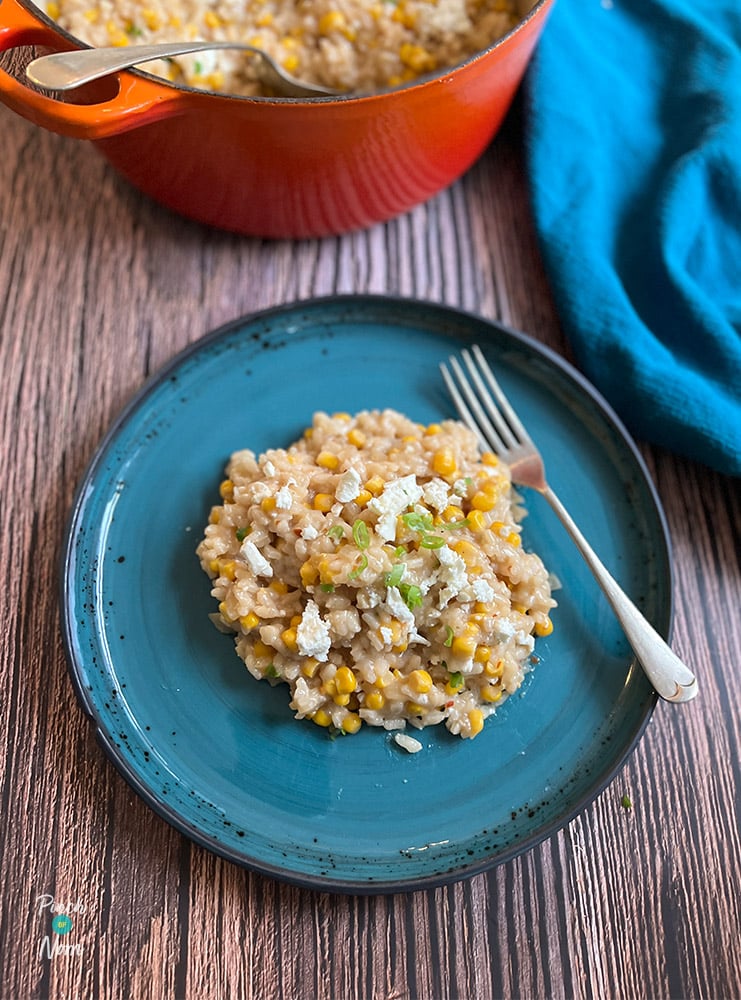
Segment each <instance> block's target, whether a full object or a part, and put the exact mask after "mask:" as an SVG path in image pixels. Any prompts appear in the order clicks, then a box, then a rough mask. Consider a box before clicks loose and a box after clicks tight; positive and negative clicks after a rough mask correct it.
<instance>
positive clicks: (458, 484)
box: [453, 479, 468, 497]
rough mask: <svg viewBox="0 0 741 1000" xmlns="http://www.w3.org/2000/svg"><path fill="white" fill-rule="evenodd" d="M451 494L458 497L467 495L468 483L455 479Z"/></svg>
mask: <svg viewBox="0 0 741 1000" xmlns="http://www.w3.org/2000/svg"><path fill="white" fill-rule="evenodd" d="M453 493H455V494H456V495H457V496H459V497H464V496H466V495H467V494H468V483H467V482H466V480H465V479H456V481H455V482H454V483H453Z"/></svg>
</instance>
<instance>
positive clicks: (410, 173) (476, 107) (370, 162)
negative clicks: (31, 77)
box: [0, 0, 553, 237]
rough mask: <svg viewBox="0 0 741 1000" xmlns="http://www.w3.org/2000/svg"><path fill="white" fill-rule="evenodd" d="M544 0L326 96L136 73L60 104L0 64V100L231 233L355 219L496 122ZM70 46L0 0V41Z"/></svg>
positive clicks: (482, 143) (161, 198) (362, 222)
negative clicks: (440, 58)
mask: <svg viewBox="0 0 741 1000" xmlns="http://www.w3.org/2000/svg"><path fill="white" fill-rule="evenodd" d="M552 3H553V0H537V2H536V3H535V5H534V6H533V8H532V10H531V11H530V13H529V14H527V15H526V16H525V17H524V18H523V20H522V21H521V22H520V23H519V25H518V26H517V27H516V28H515V29H514V30H513V31H511V32H510V33H509V34H508V35H505V36H504V38H502V39H500V40H499V41H498V42H497V43H496V44H494V45H492V46H491V47H490V48H489V49H486V50H484V51H483V52H481V53H479V54H478V55H476V56H474V57H473V58H471V59H469V60H467V61H466V62H465V63H463V64H461V65H459V66H457V67H455V68H454V69H452V70H449V71H446V72H444V73H441V74H438V75H436V76H434V77H431V78H427V79H425V80H423V81H421V82H418V83H415V84H410V85H407V86H405V87H401V88H399V89H395V90H390V91H384V92H380V93H377V94H370V95H366V96H359V97H353V96H350V95H348V96H342V97H338V98H334V97H332V98H324V97H322V98H311V99H299V98H281V99H275V98H247V97H233V96H225V95H221V94H212V93H205V92H203V91H198V90H193V89H190V88H188V87H184V86H178V85H174V84H171V83H167V82H164V81H160V80H159V79H157V78H156V77H154V76H151V75H149V74H146V73H143V72H141V71H130V72H129V71H127V72H124V73H120V74H118V75H117V78H116V79H115V80H111V79H108V80H105V81H100V82H99V83H96V84H90V85H88V88H87V93H86V98H85V100H86V101H92V103H85V104H81V103H79V104H73V103H66V102H62V101H58V100H55V99H53V98H52V97H49V96H46V95H42V94H40V93H38V92H37V91H34V90H32V89H31V88H30V87H27V86H25V85H24V84H23V83H22V82H20V81H19V80H17V79H15V78H14V77H13V76H12V75H11V74H9V73H7V72H5V71H3V70H0V100H2V101H3V102H4V103H5V104H7V105H8V107H10V108H12V109H13V110H15V111H17V112H18V113H19V114H21V115H23V116H24V117H25V118H27V119H29V120H30V121H32V122H34V123H36V124H38V125H42V126H44V127H45V128H48V129H51V130H52V131H54V132H59V133H61V134H62V135H66V136H72V137H75V138H79V139H90V140H92V141H93V142H94V144H95V145H96V146H97V148H98V149H99V150H100V152H101V153H102V154H103V155H104V156H105V157H107V159H108V160H109V161H110V162H111V163H112V164H113V165H114V167H115V168H116V169H117V170H118V171H120V173H121V174H123V175H124V176H125V177H126V178H128V180H129V181H131V182H132V183H133V184H134V185H135V186H136V187H137V188H139V189H140V190H141V191H143V192H145V193H146V194H147V195H149V196H150V197H152V198H154V199H155V200H157V201H158V202H160V203H161V204H163V205H166V206H167V207H168V208H170V209H173V210H174V211H176V212H178V213H180V214H181V215H184V216H188V217H190V218H192V219H196V220H198V221H200V222H204V223H207V224H209V225H213V226H217V227H219V228H222V229H228V230H232V231H234V232H238V233H242V234H245V235H253V236H263V237H308V236H323V235H328V234H337V233H342V232H345V231H348V230H353V229H360V228H363V227H366V226H369V225H371V224H373V223H375V222H380V221H382V220H384V219H389V218H391V217H393V216H395V215H399V214H401V213H402V212H405V211H407V210H408V209H410V208H411V207H412V206H414V205H416V204H419V203H420V202H423V201H425V200H427V199H428V198H430V197H432V195H434V194H436V193H437V192H438V191H440V190H442V189H443V188H445V187H447V186H448V185H449V184H451V183H452V182H453V181H454V180H455V179H456V178H458V177H459V176H460V175H461V174H462V173H463V172H464V171H465V170H467V169H468V167H469V166H470V165H471V164H472V163H473V162H474V160H475V159H477V157H478V156H479V155H480V154H481V153H482V152H483V150H484V149H485V147H486V146H487V144H488V143H489V142H490V140H491V138H492V136H493V135H494V134H495V132H496V131H497V129H498V128H499V126H500V124H501V122H502V119H503V118H504V116H505V114H506V112H507V110H508V108H509V106H510V104H511V102H512V99H513V97H514V94H515V91H516V90H517V87H518V85H519V83H520V80H521V79H522V76H523V74H524V72H525V69H526V67H527V64H528V61H529V59H530V56H531V54H532V51H533V48H534V46H535V44H536V41H537V39H538V36H539V35H540V32H541V31H542V29H543V25H544V23H545V20H546V17H547V15H548V12H549V10H550V7H551V5H552ZM27 45H33V46H41V47H43V48H46V49H51V50H53V51H61V50H67V49H73V48H84V47H85V46H84V45H83V43H81V42H79V41H77V40H76V39H74V38H73V37H72V36H70V35H68V34H66V33H65V32H64V31H62V29H60V28H59V27H58V26H57V25H56V24H54V23H53V22H52V21H51V20H50V19H49V18H48V17H47V16H46V15H45V14H43V13H42V12H41V11H40V10H39V9H38V8H37V7H35V6H34V5H33V4H31V3H30V2H28V0H0V52H3V51H7V50H10V49H12V48H16V47H19V46H27Z"/></svg>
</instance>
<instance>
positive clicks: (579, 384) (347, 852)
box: [62, 296, 671, 893]
mask: <svg viewBox="0 0 741 1000" xmlns="http://www.w3.org/2000/svg"><path fill="white" fill-rule="evenodd" d="M474 342H477V343H479V344H481V345H482V347H483V348H484V351H485V353H486V355H487V357H488V358H489V360H490V362H491V363H492V365H493V366H494V368H495V370H496V371H497V372H498V373H499V375H500V376H501V381H502V383H503V385H504V388H505V390H506V391H507V392H508V393H509V394H510V396H511V399H512V400H513V402H514V403H515V405H516V406H517V408H518V409H519V411H520V413H521V416H522V417H523V419H524V421H525V423H526V424H527V425H528V427H529V429H530V431H531V433H532V436H533V438H534V439H535V441H536V443H538V444H539V445H540V447H541V449H542V451H543V453H544V455H545V457H546V461H547V467H548V473H549V479H550V481H551V484H552V485H553V487H554V489H555V490H556V492H557V493H558V494H559V495H560V497H561V499H562V500H563V501H564V503H565V504H566V506H567V507H568V508H569V510H570V511H571V513H572V515H573V516H574V518H575V519H576V521H577V523H578V524H579V525H580V527H581V528H582V529H583V531H584V532H585V534H586V536H587V537H588V538H589V539H590V540H592V541H593V543H594V544H595V546H596V548H597V550H598V552H599V553H600V555H601V557H602V559H603V561H604V562H605V564H606V565H607V567H608V568H609V569H610V570H611V571H612V572H613V573H614V575H615V576H616V577H617V579H618V580H619V582H620V583H621V584H622V586H623V587H624V588H625V589H626V591H627V592H628V593H629V594H630V595H631V596H632V597H633V599H634V600H635V601H636V602H637V603H638V605H639V606H640V607H641V608H642V610H643V611H644V613H645V614H646V615H647V617H648V618H649V619H650V620H651V621H652V622H653V624H654V625H655V627H656V628H657V629H658V630H659V631H660V632H661V633H662V634H663V635H665V636H666V635H667V634H668V631H669V628H670V620H671V566H670V556H669V548H668V542H667V533H666V528H665V524H664V519H663V515H662V512H661V509H660V507H659V504H658V501H657V498H656V495H655V492H654V490H653V488H652V486H651V483H650V480H649V478H648V475H647V473H646V470H645V467H644V465H643V462H642V461H641V459H640V456H639V455H638V453H637V451H636V449H635V447H634V446H633V444H632V443H631V442H630V440H629V438H628V437H627V435H626V433H625V431H624V430H623V429H622V427H621V425H620V424H619V422H618V421H617V419H616V418H615V416H614V415H613V414H612V413H611V411H610V410H609V408H608V407H607V406H606V404H605V403H604V402H603V401H602V400H601V399H600V397H599V396H598V395H597V394H596V392H595V391H594V390H593V389H592V388H591V387H590V386H589V385H588V384H587V383H586V382H585V381H584V380H583V379H582V378H581V377H580V376H579V375H578V374H577V373H576V372H575V371H574V370H573V369H572V368H570V367H569V366H568V365H566V364H565V363H564V362H563V361H562V360H560V359H559V358H558V357H557V356H555V355H554V354H552V353H551V352H549V351H547V350H545V349H544V348H543V347H541V346H539V345H538V344H536V343H535V342H533V341H532V340H530V339H528V338H526V337H523V336H522V335H520V334H517V333H513V332H512V331H509V330H506V329H503V328H502V327H500V326H497V325H495V324H493V323H490V322H488V321H484V320H482V319H479V318H477V317H475V316H472V315H469V314H466V313H462V312H459V311H456V310H453V309H449V308H446V307H441V306H436V305H431V304H427V303H423V302H415V301H410V300H404V299H389V298H385V297H374V296H347V297H333V298H330V299H318V300H313V301H309V302H302V303H297V304H294V305H291V306H287V307H282V308H278V309H274V310H270V311H268V312H264V313H260V314H256V315H253V316H250V317H246V318H244V319H240V320H237V321H236V322H234V323H232V324H230V325H228V326H226V327H224V328H222V329H220V330H217V331H216V332H214V333H212V334H210V335H208V336H206V337H205V338H203V339H202V340H200V341H198V342H197V343H195V344H194V345H193V346H192V347H190V348H189V349H188V350H186V351H185V352H183V353H182V354H180V355H179V356H178V357H176V358H175V359H174V360H173V361H172V362H171V363H170V364H168V365H167V366H166V367H165V368H164V369H163V370H162V371H161V372H159V373H158V374H157V375H156V376H155V377H154V378H153V379H152V380H151V381H150V382H149V383H148V384H147V385H146V386H145V387H144V388H143V389H142V391H141V392H140V393H139V394H138V395H137V397H136V398H135V399H134V400H133V401H132V402H131V403H130V404H129V406H128V407H127V408H126V409H125V411H124V412H123V413H122V414H121V416H120V417H119V418H118V420H117V421H116V423H115V425H114V426H113V428H112V429H111V431H110V432H109V434H108V435H107V437H106V438H105V440H104V441H103V442H102V444H101V445H100V448H99V450H98V452H97V454H96V455H95V457H94V459H93V461H92V463H91V465H90V467H89V469H88V471H87V473H86V475H85V477H84V480H83V482H82V484H81V487H80V490H79V493H78V497H77V500H76V503H75V506H74V510H73V512H72V516H71V519H70V524H69V528H68V534H67V539H66V545H65V552H64V562H63V573H62V578H63V579H62V610H63V628H64V638H65V644H66V648H67V653H68V656H69V660H70V665H71V673H72V678H73V681H74V684H75V687H76V689H77V691H78V694H79V697H80V700H81V702H82V705H83V706H84V708H85V710H86V712H87V713H88V714H89V715H90V717H91V718H92V720H93V723H94V725H95V728H96V730H97V733H98V736H99V738H100V741H101V743H102V745H103V747H104V748H105V750H106V752H107V753H108V755H109V756H110V758H111V759H112V761H113V762H114V763H115V765H116V766H117V767H118V769H119V771H120V772H121V774H122V775H123V776H124V778H125V779H126V780H127V781H128V782H129V784H130V785H131V786H132V787H133V788H134V789H135V790H136V791H137V792H138V793H139V794H140V795H141V796H142V798H143V799H144V800H145V801H146V802H147V803H148V804H149V805H150V806H151V808H152V809H154V810H155V811H156V812H157V813H159V814H160V815H161V816H162V817H163V818H164V819H165V820H167V821H168V822H169V823H171V824H173V825H174V826H175V827H176V828H178V829H179V830H181V831H182V832H183V833H184V834H186V835H187V836H188V837H190V838H192V839H193V840H194V841H196V842H198V843H200V844H202V845H204V846H205V847H207V848H209V849H210V850H212V851H214V852H216V853H218V854H219V855H221V856H223V857H225V858H227V859H229V860H231V861H233V862H236V863H238V864H243V865H247V866H249V867H250V868H253V869H256V870H258V871H261V872H263V873H266V874H268V875H272V876H275V877H277V878H282V879H286V880H288V881H291V882H293V883H295V884H299V885H304V886H310V887H314V888H318V889H322V890H329V891H340V892H355V893H364V892H397V891H402V890H410V889H418V888H425V887H430V886H434V885H438V884H441V883H444V882H447V881H452V880H454V879H459V878H462V877H465V876H468V875H471V874H473V873H475V872H478V871H481V870H483V869H486V868H488V867H491V866H492V865H495V864H497V863H499V862H502V861H504V860H506V859H509V858H511V857H513V856H515V855H516V854H518V853H520V852H522V851H525V850H527V849H529V848H530V847H532V846H533V845H535V844H537V843H538V842H539V841H541V840H543V839H544V838H546V837H548V836H550V835H551V834H553V833H554V832H555V831H556V830H558V829H559V828H560V827H562V826H563V825H564V824H565V823H567V822H568V820H569V819H570V818H571V817H573V816H574V815H575V814H576V813H577V812H579V811H580V810H581V809H583V808H584V807H585V805H587V804H588V803H589V802H590V801H591V800H592V799H593V798H594V797H595V795H596V794H597V793H598V792H599V791H600V790H602V789H603V788H604V787H605V785H606V784H607V783H608V782H609V781H610V780H611V779H612V778H613V777H614V775H615V774H616V772H617V771H618V770H619V769H620V767H621V766H622V764H623V763H624V761H625V758H626V756H627V755H628V754H629V753H630V751H631V750H632V749H633V747H634V746H635V744H636V742H637V741H638V739H639V738H640V735H641V733H642V732H643V729H644V727H645V725H646V723H647V721H648V718H649V716H650V714H651V711H652V710H653V707H654V705H655V701H656V698H655V695H654V694H653V692H652V690H651V687H650V685H649V684H648V682H647V681H646V679H645V677H644V675H643V673H642V672H641V671H640V669H638V668H637V667H636V665H635V663H634V659H633V656H632V654H631V651H630V649H629V647H628V644H627V642H626V640H625V638H624V637H623V634H622V632H621V630H620V628H619V626H618V624H617V623H616V621H615V619H614V617H613V615H612V613H611V611H610V609H609V607H608V605H607V603H606V601H605V599H604V598H603V597H602V595H601V592H600V591H599V589H598V587H597V585H596V584H595V583H594V581H593V579H592V577H591V575H590V573H589V571H588V570H587V569H586V567H585V566H584V565H583V563H582V561H581V559H580V557H579V555H578V553H577V551H576V549H575V548H574V547H573V544H572V543H571V542H570V540H569V539H568V537H567V536H566V534H565V532H564V530H563V529H562V528H561V526H560V524H559V523H558V522H557V520H556V518H555V516H554V515H553V514H552V512H551V511H550V509H549V508H548V507H547V505H546V503H545V502H544V501H543V500H542V498H541V497H539V496H538V495H536V494H534V493H530V492H528V493H527V494H526V497H525V499H526V502H527V505H528V509H529V516H528V518H527V520H526V522H525V528H524V533H523V538H524V544H525V546H526V547H527V548H533V549H535V550H536V551H538V552H539V553H540V554H541V556H542V557H543V559H544V561H545V562H546V564H547V566H548V568H549V569H550V570H551V571H553V572H554V573H555V574H556V575H557V576H558V577H559V579H560V580H561V581H562V584H563V589H561V590H560V591H559V592H558V593H557V595H556V596H557V597H558V600H559V607H558V609H557V610H556V611H555V612H554V615H553V619H554V622H555V631H554V633H553V635H552V636H550V637H549V638H547V639H541V640H538V643H537V646H536V652H537V653H538V654H539V656H540V657H541V662H540V663H539V664H538V666H537V668H536V669H535V670H534V671H533V672H532V673H531V674H529V675H528V678H527V680H526V682H525V684H524V685H523V688H522V689H521V691H520V692H518V694H517V695H515V696H514V697H512V698H510V699H509V700H508V701H507V702H506V703H505V704H504V705H503V706H502V707H501V708H500V710H499V711H498V712H497V714H496V715H495V716H494V717H493V718H491V719H490V720H488V722H487V723H486V726H485V729H484V731H483V733H481V735H479V736H478V737H477V738H476V739H475V740H466V741H463V740H460V739H458V738H455V737H452V736H450V734H449V733H448V732H447V731H446V730H445V729H444V728H442V727H435V728H431V729H427V730H423V731H422V734H421V740H422V742H423V749H422V751H420V752H419V753H417V754H414V755H410V754H407V753H406V752H404V751H402V750H400V749H399V748H398V747H397V746H396V745H395V744H394V743H393V741H392V739H391V737H390V736H389V735H388V734H386V733H385V732H383V731H381V730H378V729H371V728H367V727H364V728H363V729H362V730H361V731H360V732H359V733H358V734H357V735H355V736H352V737H344V738H342V737H341V738H338V739H335V740H332V739H330V738H329V736H328V734H327V732H326V730H324V729H320V728H319V727H317V726H315V725H313V724H311V723H310V722H301V723H299V722H297V721H295V720H294V719H293V717H292V714H291V712H290V710H289V709H288V691H287V688H286V687H285V686H283V685H281V686H279V687H276V688H271V687H270V686H269V685H267V684H265V683H259V682H257V681H254V680H253V679H252V678H251V677H250V676H249V674H248V673H247V671H246V670H245V668H244V665H243V664H242V662H241V661H240V660H239V659H238V658H237V656H236V654H235V652H234V647H233V640H232V638H231V637H230V636H226V635H222V634H220V633H219V632H217V631H216V630H215V629H214V627H213V625H212V624H211V622H210V621H209V619H208V614H209V612H211V611H213V610H214V608H213V601H212V599H211V597H210V596H209V581H208V579H207V578H206V576H205V575H204V574H203V572H202V571H201V568H200V566H199V564H198V561H197V559H196V557H195V554H194V550H195V547H196V544H197V542H198V540H199V538H200V535H201V531H202V529H203V526H204V525H205V523H206V520H207V515H208V511H209V509H210V507H211V505H212V503H214V502H218V501H217V497H218V493H217V487H218V483H219V482H220V480H221V478H222V472H223V468H224V465H225V463H226V461H227V458H228V456H229V455H230V453H231V452H232V451H234V450H235V449H237V448H243V447H249V448H252V449H253V450H254V451H256V452H260V451H263V450H265V449H266V448H268V447H279V446H283V445H287V444H289V443H290V442H291V441H293V440H295V439H296V438H297V437H298V436H299V435H300V434H301V432H302V430H303V428H304V427H305V426H306V425H307V424H308V423H309V422H310V421H311V417H312V413H313V412H314V411H315V410H318V409H324V410H327V411H330V412H333V411H337V410H346V411H353V412H354V411H357V410H360V409H367V408H383V407H393V408H395V409H398V410H401V411H402V412H404V413H406V414H407V415H408V416H409V417H411V418H413V419H415V420H419V421H422V422H429V421H434V420H438V419H440V418H443V417H448V416H453V415H454V414H453V410H452V406H451V404H450V402H449V400H448V398H447V395H446V393H445V390H444V387H443V385H442V381H441V379H440V377H439V374H438V362H439V361H441V360H443V359H444V358H446V357H447V356H448V354H450V353H451V352H456V351H458V350H459V349H460V348H462V347H464V346H466V345H469V344H471V343H474ZM415 735H419V734H416V733H415ZM617 807H619V806H618V804H617V800H616V808H617Z"/></svg>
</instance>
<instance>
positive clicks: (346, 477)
mask: <svg viewBox="0 0 741 1000" xmlns="http://www.w3.org/2000/svg"><path fill="white" fill-rule="evenodd" d="M359 493H360V476H359V474H358V473H357V472H356V471H355V469H348V470H347V472H343V473H342V475H341V476H340V481H339V484H338V486H337V489H336V490H335V494H334V495H335V497H336V498H337V499H338V500H339V501H340V503H350V502H351V501H352V500H355V499H356V497H357V496H358V494H359Z"/></svg>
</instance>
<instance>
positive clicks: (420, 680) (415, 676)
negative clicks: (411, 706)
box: [409, 670, 432, 694]
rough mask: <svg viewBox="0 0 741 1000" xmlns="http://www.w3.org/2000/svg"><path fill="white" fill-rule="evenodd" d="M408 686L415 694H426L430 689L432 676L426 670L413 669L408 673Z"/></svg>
mask: <svg viewBox="0 0 741 1000" xmlns="http://www.w3.org/2000/svg"><path fill="white" fill-rule="evenodd" d="M409 686H410V687H411V689H412V691H416V693H417V694H427V692H428V691H431V690H432V677H430V675H429V674H428V673H427V671H426V670H413V671H412V672H411V674H410V675H409Z"/></svg>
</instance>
